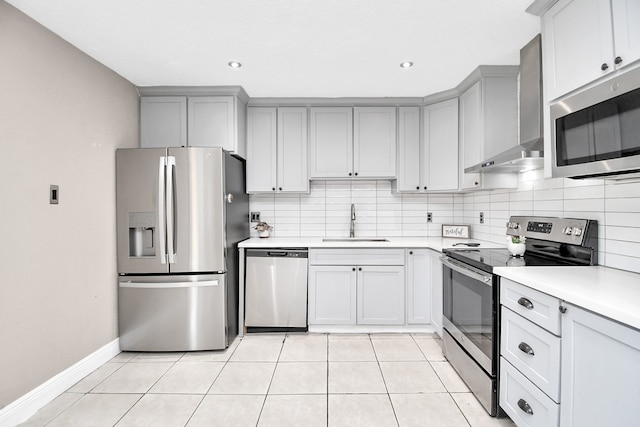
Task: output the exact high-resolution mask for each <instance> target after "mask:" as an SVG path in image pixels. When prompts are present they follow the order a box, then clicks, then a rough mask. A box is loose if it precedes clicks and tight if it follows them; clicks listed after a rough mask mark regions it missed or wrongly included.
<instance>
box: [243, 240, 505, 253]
mask: <svg viewBox="0 0 640 427" xmlns="http://www.w3.org/2000/svg"><path fill="white" fill-rule="evenodd" d="M329 238H330V237H329ZM361 238H366V237H361ZM374 238H376V239H377V238H379V237H374ZM381 238H383V239H387V240H388V242H362V241H345V242H324V241H323V239H324V238H323V237H268V238H265V239H261V238H258V237H254V238H251V239H249V240H245V241H243V242H240V243H239V244H238V247H239V248H314V249H316V248H341V249H344V248H368V249H372V248H427V249H433V250H436V251H442V249H444V248H452V247H453V245H454V244H456V243H469V242H474V243H480V246H479V247H482V248H500V247H505V245H503V244H499V243H492V242H487V241H483V240H475V239H452V238H442V237H381ZM458 247H460V248H466V247H467V246H464V245H459V246H458Z"/></svg>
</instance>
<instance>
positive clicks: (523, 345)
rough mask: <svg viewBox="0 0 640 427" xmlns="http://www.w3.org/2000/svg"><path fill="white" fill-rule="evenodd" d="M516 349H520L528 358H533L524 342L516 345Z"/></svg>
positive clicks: (529, 347) (530, 350)
mask: <svg viewBox="0 0 640 427" xmlns="http://www.w3.org/2000/svg"><path fill="white" fill-rule="evenodd" d="M518 348H519V349H520V351H521V352H523V353H527V354H528V355H530V356H533V355H534V354H535V353H534V352H533V349H532V348H531V346H530V345H529V344H527V343H526V342H521V343H520V344H518Z"/></svg>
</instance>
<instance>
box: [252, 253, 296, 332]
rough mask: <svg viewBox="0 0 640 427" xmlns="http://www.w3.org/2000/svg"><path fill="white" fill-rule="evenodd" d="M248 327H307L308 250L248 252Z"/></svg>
mask: <svg viewBox="0 0 640 427" xmlns="http://www.w3.org/2000/svg"><path fill="white" fill-rule="evenodd" d="M246 266H247V267H246V282H245V283H246V285H245V287H246V294H245V325H246V326H247V328H251V327H260V328H306V327H307V251H306V250H299V249H296V250H284V249H272V250H256V249H251V250H248V251H247V262H246Z"/></svg>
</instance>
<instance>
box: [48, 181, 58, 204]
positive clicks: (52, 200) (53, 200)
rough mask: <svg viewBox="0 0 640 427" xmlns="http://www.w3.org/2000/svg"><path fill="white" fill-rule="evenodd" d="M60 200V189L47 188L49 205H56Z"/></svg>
mask: <svg viewBox="0 0 640 427" xmlns="http://www.w3.org/2000/svg"><path fill="white" fill-rule="evenodd" d="M59 200H60V188H59V187H58V186H57V185H50V186H49V204H51V205H57V204H58V201H59Z"/></svg>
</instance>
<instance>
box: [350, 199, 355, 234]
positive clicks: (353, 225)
mask: <svg viewBox="0 0 640 427" xmlns="http://www.w3.org/2000/svg"><path fill="white" fill-rule="evenodd" d="M355 222H356V205H354V204H353V203H351V229H350V230H349V237H356V229H355V225H356V224H355Z"/></svg>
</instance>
